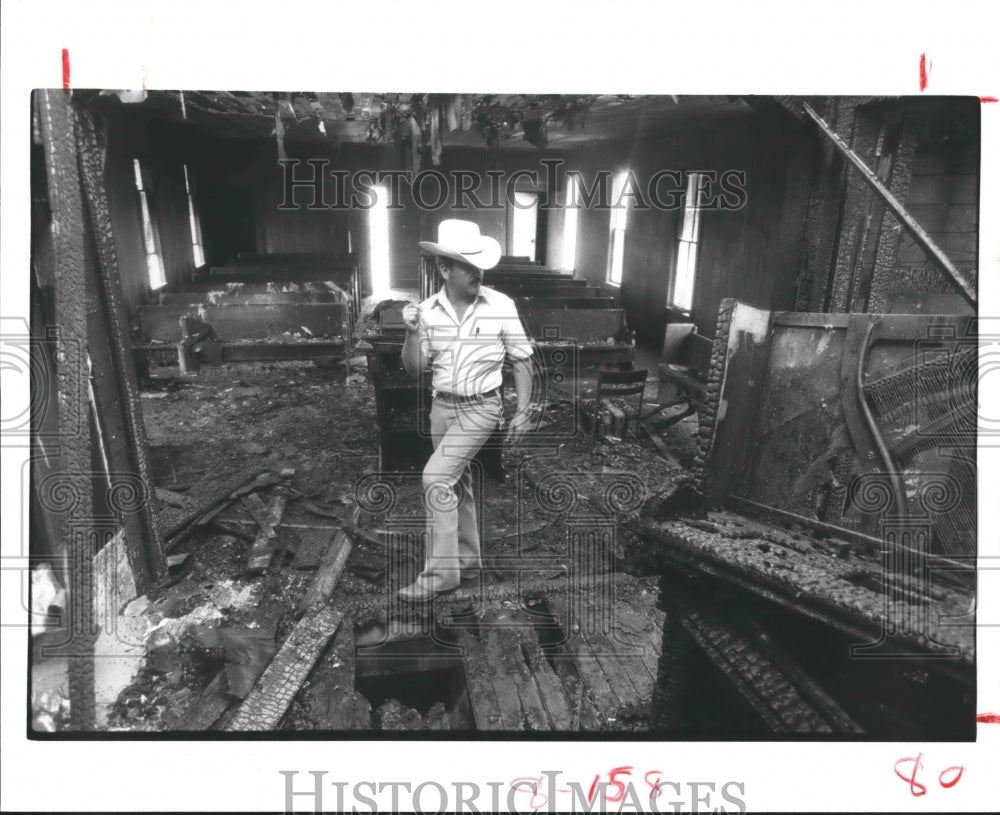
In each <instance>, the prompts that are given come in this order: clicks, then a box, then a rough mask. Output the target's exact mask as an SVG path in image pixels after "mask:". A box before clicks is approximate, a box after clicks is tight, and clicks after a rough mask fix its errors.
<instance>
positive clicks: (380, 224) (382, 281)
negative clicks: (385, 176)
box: [368, 187, 390, 297]
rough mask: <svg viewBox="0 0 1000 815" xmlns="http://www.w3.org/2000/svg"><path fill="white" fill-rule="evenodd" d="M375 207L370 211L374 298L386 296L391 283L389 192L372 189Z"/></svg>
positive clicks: (379, 188)
mask: <svg viewBox="0 0 1000 815" xmlns="http://www.w3.org/2000/svg"><path fill="white" fill-rule="evenodd" d="M371 193H372V195H373V196H374V198H375V203H374V206H372V208H371V209H370V210H368V234H369V239H370V241H371V269H372V296H373V297H380V296H384V295H386V294H387V293H388V292H389V290H390V283H389V210H388V203H389V190H388V189H387V188H386V187H372V188H371Z"/></svg>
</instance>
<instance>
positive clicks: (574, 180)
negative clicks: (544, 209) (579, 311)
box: [562, 175, 580, 272]
mask: <svg viewBox="0 0 1000 815" xmlns="http://www.w3.org/2000/svg"><path fill="white" fill-rule="evenodd" d="M579 206H580V178H579V176H577V175H569V176H567V178H566V210H565V216H566V217H565V220H564V221H563V237H562V256H563V261H562V265H563V268H564V269H565V270H566V271H568V272H573V271H576V228H577V223H578V219H579V216H580V210H579Z"/></svg>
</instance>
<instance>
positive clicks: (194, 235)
mask: <svg viewBox="0 0 1000 815" xmlns="http://www.w3.org/2000/svg"><path fill="white" fill-rule="evenodd" d="M184 191H185V192H186V193H187V199H188V221H189V222H190V224H191V251H192V254H193V255H194V266H195V268H196V269H197V268H198V267H199V266H204V265H205V249H204V247H203V246H202V242H201V222H200V219H199V218H198V210H197V208H196V207H195V205H194V195H192V194H191V179H190V177H189V176H188V168H187V165H186V164H185V165H184Z"/></svg>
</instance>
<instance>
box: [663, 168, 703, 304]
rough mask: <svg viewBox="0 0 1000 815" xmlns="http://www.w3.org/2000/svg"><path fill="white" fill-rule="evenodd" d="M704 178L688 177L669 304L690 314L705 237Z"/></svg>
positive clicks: (700, 175)
mask: <svg viewBox="0 0 1000 815" xmlns="http://www.w3.org/2000/svg"><path fill="white" fill-rule="evenodd" d="M703 175H704V173H689V174H688V183H687V192H686V194H685V196H684V221H683V223H682V224H681V237H680V240H679V241H678V244H677V268H676V269H675V271H674V281H673V285H672V286H671V293H670V302H669V303H668V305H672V306H674V307H675V308H679V309H682V310H683V311H690V310H691V306H692V305H693V304H694V274H695V269H696V268H697V264H698V237H699V235H700V234H701V206H700V204H701V201H700V200H699V196H698V190H699V189H700V187H701V179H702V176H703Z"/></svg>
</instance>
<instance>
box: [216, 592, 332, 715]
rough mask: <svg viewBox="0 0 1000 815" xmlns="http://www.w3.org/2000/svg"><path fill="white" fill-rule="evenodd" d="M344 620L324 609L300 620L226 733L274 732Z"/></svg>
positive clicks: (330, 610) (329, 609) (328, 609)
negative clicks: (246, 731) (233, 731)
mask: <svg viewBox="0 0 1000 815" xmlns="http://www.w3.org/2000/svg"><path fill="white" fill-rule="evenodd" d="M342 618H343V614H342V613H341V612H339V611H335V610H333V609H331V608H329V607H323V608H320V609H318V610H317V611H315V612H314V613H311V614H309V615H308V616H306V617H304V618H303V619H302V620H300V621H299V623H298V625H296V627H295V629H294V630H293V631H292V633H291V634H290V635H289V637H288V639H287V640H285V644H284V645H283V646H282V647H281V650H280V651H279V652H278V655H277V656H276V657H275V658H274V661H273V662H272V663H271V664H270V665H269V666H268V667H267V670H265V671H264V674H263V676H261V678H260V680H259V682H258V683H257V685H256V687H255V688H254V689H253V691H252V692H251V693H250V695H249V696H248V697H247V698H246V699H245V700H244V702H243V704H242V705H241V706H240V709H239V711H238V712H237V714H236V715H235V716H234V717H233V719H232V720H231V721H230V722H229V723H228V725H227V727H226V729H227V730H236V731H242V730H274V729H275V728H276V727H277V726H278V724H279V723H280V722H281V719H282V717H283V716H284V715H285V712H286V711H287V710H288V706H289V705H290V704H291V703H292V700H293V699H294V698H295V696H296V694H297V693H298V692H299V689H300V688H301V686H302V683H303V682H304V681H305V680H306V677H307V676H308V675H309V672H310V671H311V670H312V667H313V665H315V664H316V660H317V659H319V656H320V654H321V653H322V651H323V648H324V647H325V646H326V644H327V643H328V642H329V641H330V638H331V637H332V636H333V635H334V633H335V632H336V630H337V628H338V626H339V625H340V622H341V619H342Z"/></svg>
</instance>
